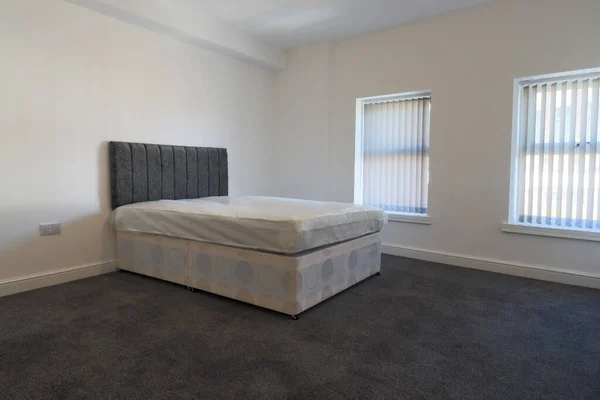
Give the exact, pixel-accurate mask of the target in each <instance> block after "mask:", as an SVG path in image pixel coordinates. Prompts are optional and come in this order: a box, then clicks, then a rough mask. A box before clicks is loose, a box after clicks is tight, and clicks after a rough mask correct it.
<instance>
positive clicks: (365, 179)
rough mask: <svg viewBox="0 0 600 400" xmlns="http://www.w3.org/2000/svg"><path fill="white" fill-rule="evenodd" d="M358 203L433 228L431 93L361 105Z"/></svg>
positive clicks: (370, 100) (371, 100) (374, 99)
mask: <svg viewBox="0 0 600 400" xmlns="http://www.w3.org/2000/svg"><path fill="white" fill-rule="evenodd" d="M356 111H357V122H356V159H355V185H354V188H355V190H354V197H355V202H356V203H358V204H364V205H369V206H374V207H378V208H381V209H384V210H385V211H387V212H388V214H390V219H396V220H401V221H406V222H424V223H428V222H429V221H428V218H427V200H428V199H427V196H428V184H429V117H430V112H431V92H419V93H416V92H415V93H405V94H400V95H393V96H381V97H370V98H364V99H358V100H357V110H356Z"/></svg>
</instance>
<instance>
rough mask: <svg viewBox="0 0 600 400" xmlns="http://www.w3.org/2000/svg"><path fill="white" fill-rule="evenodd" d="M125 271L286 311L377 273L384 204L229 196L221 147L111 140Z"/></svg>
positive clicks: (299, 309) (306, 306) (114, 219)
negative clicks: (377, 207) (368, 205)
mask: <svg viewBox="0 0 600 400" xmlns="http://www.w3.org/2000/svg"><path fill="white" fill-rule="evenodd" d="M110 158H111V190H112V206H113V212H112V214H111V220H112V224H113V226H114V228H115V230H116V233H117V264H118V268H120V269H122V270H127V271H132V272H136V273H139V274H143V275H148V276H152V277H155V278H159V279H163V280H166V281H170V282H174V283H178V284H181V285H185V286H187V287H188V288H191V289H200V290H204V291H207V292H211V293H215V294H218V295H222V296H226V297H230V298H233V299H236V300H240V301H243V302H246V303H250V304H254V305H257V306H261V307H265V308H268V309H271V310H275V311H278V312H282V313H285V314H289V315H291V316H293V317H294V318H297V317H296V316H297V315H298V314H300V313H301V312H303V311H305V310H307V309H309V308H310V307H312V306H314V305H316V304H318V303H320V302H322V301H324V300H326V299H328V298H329V297H331V296H333V295H335V294H336V293H339V292H341V291H343V290H345V289H346V288H348V287H350V286H352V285H354V284H356V283H358V282H360V281H362V280H364V279H366V278H368V277H369V276H371V275H374V274H378V273H379V271H380V264H381V233H380V232H381V229H382V228H383V225H384V224H385V222H386V220H387V218H386V215H385V213H384V212H383V211H381V210H378V209H375V208H371V207H363V206H357V205H353V204H345V203H331V202H316V201H307V200H294V199H283V198H273V197H256V196H241V197H231V196H228V162H227V151H226V150H225V149H215V148H203V147H181V146H164V145H151V144H140V143H125V142H111V143H110Z"/></svg>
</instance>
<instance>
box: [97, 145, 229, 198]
mask: <svg viewBox="0 0 600 400" xmlns="http://www.w3.org/2000/svg"><path fill="white" fill-rule="evenodd" d="M109 151H110V171H111V173H110V179H111V185H110V186H111V202H112V203H111V204H112V209H113V210H114V209H115V208H117V207H120V206H123V205H126V204H132V203H139V202H142V201H154V200H162V199H172V200H179V199H196V198H201V197H207V196H227V194H228V192H229V184H228V179H229V176H228V168H227V150H226V149H218V148H212V147H187V146H166V145H162V144H144V143H127V142H110V143H109Z"/></svg>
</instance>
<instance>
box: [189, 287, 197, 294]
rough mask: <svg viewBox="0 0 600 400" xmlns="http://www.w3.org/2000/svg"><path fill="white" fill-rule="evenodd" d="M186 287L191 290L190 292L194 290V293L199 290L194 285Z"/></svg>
mask: <svg viewBox="0 0 600 400" xmlns="http://www.w3.org/2000/svg"><path fill="white" fill-rule="evenodd" d="M186 287H187V290H189V291H190V292H192V293H195V292H197V291H198V289H196V288H193V287H191V286H186Z"/></svg>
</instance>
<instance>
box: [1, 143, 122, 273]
mask: <svg viewBox="0 0 600 400" xmlns="http://www.w3.org/2000/svg"><path fill="white" fill-rule="evenodd" d="M109 166H110V164H109V160H108V142H105V143H102V144H101V145H100V149H99V154H98V169H97V170H98V176H97V179H98V185H99V188H98V193H99V199H98V200H97V201H96V202H95V203H94V204H93V205H92V206H90V205H89V204H72V205H70V206H69V207H65V206H62V207H60V208H59V209H57V208H52V206H49V207H48V208H40V209H33V210H32V209H29V208H26V207H24V208H16V209H3V210H1V211H0V221H2V222H3V223H2V231H3V232H0V281H2V280H10V279H12V278H18V277H22V276H28V275H35V274H44V273H48V272H52V271H56V270H61V269H65V268H75V267H81V266H86V265H94V264H101V263H104V262H111V261H114V259H115V253H116V236H115V234H114V232H113V229H112V227H111V225H110V221H109V217H110V211H111V208H110V181H109V176H110V171H109ZM74 167H75V168H76V167H77V166H74ZM72 187H73V190H78V188H77V186H76V185H74V186H72ZM84 197H85V196H84ZM98 205H99V206H100V207H99V208H100V209H99V210H98ZM85 208H88V209H89V208H95V209H96V210H98V211H97V212H95V213H92V214H88V215H85V211H81V210H82V209H85ZM43 222H61V224H62V228H61V234H60V235H55V236H43V237H42V236H39V232H38V225H39V224H40V223H43ZM19 231H21V232H24V233H22V234H19V233H18V232H19Z"/></svg>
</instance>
